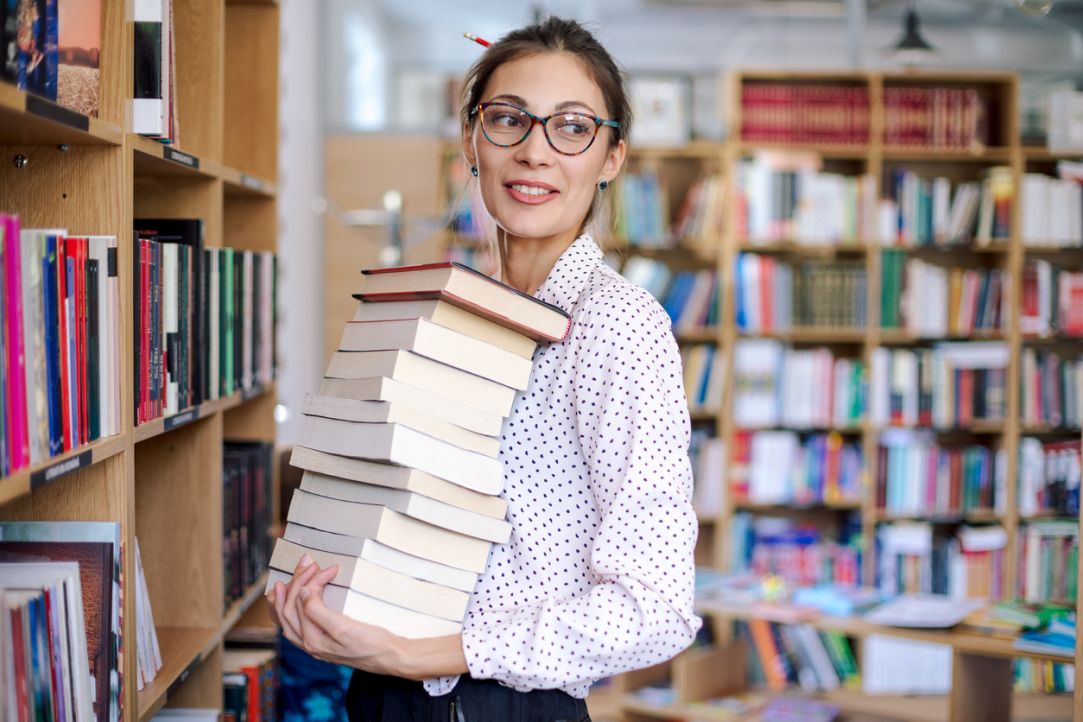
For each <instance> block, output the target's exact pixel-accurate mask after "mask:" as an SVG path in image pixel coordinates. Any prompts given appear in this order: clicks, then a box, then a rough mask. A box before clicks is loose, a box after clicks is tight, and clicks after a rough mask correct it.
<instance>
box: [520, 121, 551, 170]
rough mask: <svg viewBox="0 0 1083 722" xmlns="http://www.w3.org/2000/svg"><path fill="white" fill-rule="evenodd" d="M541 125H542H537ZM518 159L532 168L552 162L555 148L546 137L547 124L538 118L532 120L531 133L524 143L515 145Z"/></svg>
mask: <svg viewBox="0 0 1083 722" xmlns="http://www.w3.org/2000/svg"><path fill="white" fill-rule="evenodd" d="M535 126H540V127H535ZM515 150H516V154H515V155H516V160H517V161H519V162H520V163H523V164H524V165H527V166H529V167H531V168H536V167H538V166H542V165H548V164H549V163H551V162H552V154H553V152H554V151H553V149H552V148H550V147H549V141H548V140H546V139H545V125H544V124H543V123H542V122H541V121H540V120H538V119H537V118H531V120H530V133H529V134H528V135H527V137H526V139H524V140H523V142H522V143H520V144H519V145H517V146H515Z"/></svg>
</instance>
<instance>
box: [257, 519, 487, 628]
mask: <svg viewBox="0 0 1083 722" xmlns="http://www.w3.org/2000/svg"><path fill="white" fill-rule="evenodd" d="M305 554H308V555H309V556H310V557H311V558H312V560H313V561H315V562H316V564H318V565H319V567H320V569H327V568H329V567H332V566H338V572H337V573H336V574H335V577H334V578H333V579H332V580H331V581H330V583H331V584H336V585H338V586H340V587H348V588H350V589H353V590H355V591H358V592H361V593H362V594H365V595H367V596H370V597H373V598H375V599H379V600H381V601H384V602H388V603H390V604H395V605H397V606H400V607H405V608H407V609H413V610H414V611H417V612H423V613H425V614H431V615H433V616H434V617H440V618H441V619H447V620H449V621H452V622H461V621H462V619H463V615H465V614H466V605H467V604H468V603H469V602H470V594H469V593H467V592H464V591H461V590H458V589H452V588H450V587H445V586H442V585H440V584H433V583H432V582H426V581H422V580H420V579H414V578H413V577H411V576H409V575H407V574H403V573H401V572H398V571H395V570H393V569H388V568H387V567H383V566H380V565H379V564H374V563H372V562H370V561H368V560H367V559H362V558H360V557H355V556H347V555H344V554H333V553H331V552H325V551H321V550H319V549H311V548H308V547H305V546H302V545H300V544H297V543H295V542H291V541H289V540H287V539H279V540H278V541H276V542H275V548H274V553H273V554H272V555H271V568H272V569H277V570H279V571H282V572H286V573H288V574H291V575H292V573H293V571H294V570H295V569H296V568H297V565H298V564H299V563H300V562H301V559H302V557H303V556H304V555H305Z"/></svg>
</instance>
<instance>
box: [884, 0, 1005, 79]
mask: <svg viewBox="0 0 1083 722" xmlns="http://www.w3.org/2000/svg"><path fill="white" fill-rule="evenodd" d="M1024 1H1026V0H1024ZM919 25H920V21H919V20H918V12H917V10H915V9H914V6H913V5H912V4H911V6H910V8H909V9H908V10H907V11H906V24H905V26H904V29H903V36H902V38H900V39H899V42H897V43H895V45H894V46H892V47H891V48H889V49H888V51H887V54H888V55H889V56H890V57H891V58H892V59H894V60H895V62H897V63H898V64H900V65H904V66H912V65H922V64H924V63H928V62H930V61H932V60H935V59H936V58H937V54H936V49H935V48H934V47H933V46H932V45H929V43H928V42H926V40H925V38H923V37H922V36H921V30H920V29H919V27H918V26H919Z"/></svg>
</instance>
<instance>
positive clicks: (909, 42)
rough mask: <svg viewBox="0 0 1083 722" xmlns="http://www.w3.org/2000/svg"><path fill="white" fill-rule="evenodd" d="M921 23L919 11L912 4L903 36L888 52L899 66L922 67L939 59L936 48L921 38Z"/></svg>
mask: <svg viewBox="0 0 1083 722" xmlns="http://www.w3.org/2000/svg"><path fill="white" fill-rule="evenodd" d="M920 23H921V21H920V20H919V19H918V11H917V10H916V9H915V8H914V4H913V2H911V3H910V6H909V8H908V9H907V11H906V18H905V21H904V25H903V36H902V38H900V39H899V42H897V43H895V45H894V46H892V47H891V48H890V49H888V51H887V54H888V55H889V56H890V57H891V58H892V59H894V60H895V62H897V63H898V64H899V65H903V66H907V67H909V66H913V65H922V64H924V63H928V62H930V61H932V60H935V59H936V58H937V53H936V48H934V47H933V46H932V45H929V43H928V42H927V41H926V40H925V38H923V37H922V36H921V29H920Z"/></svg>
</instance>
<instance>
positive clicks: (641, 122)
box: [629, 74, 692, 148]
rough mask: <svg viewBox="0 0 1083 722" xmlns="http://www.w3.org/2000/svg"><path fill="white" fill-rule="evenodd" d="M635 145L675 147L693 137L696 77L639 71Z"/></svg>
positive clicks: (635, 90) (635, 94)
mask: <svg viewBox="0 0 1083 722" xmlns="http://www.w3.org/2000/svg"><path fill="white" fill-rule="evenodd" d="M629 85H630V89H631V94H632V113H633V117H634V118H635V123H634V124H633V125H632V137H631V142H632V145H636V146H650V147H661V148H673V147H679V146H682V145H686V144H687V143H688V141H689V140H691V139H692V114H691V112H690V108H691V97H692V80H691V78H690V77H689V76H687V75H679V74H673V75H635V76H633V77H632V81H631V83H630V84H629Z"/></svg>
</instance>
